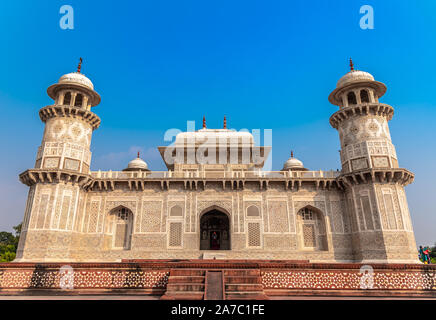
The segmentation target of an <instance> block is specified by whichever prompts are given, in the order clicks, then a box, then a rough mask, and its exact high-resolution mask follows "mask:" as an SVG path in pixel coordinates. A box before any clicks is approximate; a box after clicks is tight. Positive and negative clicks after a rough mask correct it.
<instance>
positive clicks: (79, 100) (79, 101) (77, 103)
mask: <svg viewBox="0 0 436 320" xmlns="http://www.w3.org/2000/svg"><path fill="white" fill-rule="evenodd" d="M82 105H83V94H81V93H78V94H77V95H76V98H75V99H74V106H75V107H81V106H82Z"/></svg>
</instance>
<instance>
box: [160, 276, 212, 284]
mask: <svg viewBox="0 0 436 320" xmlns="http://www.w3.org/2000/svg"><path fill="white" fill-rule="evenodd" d="M168 283H204V276H170V277H169V278H168Z"/></svg>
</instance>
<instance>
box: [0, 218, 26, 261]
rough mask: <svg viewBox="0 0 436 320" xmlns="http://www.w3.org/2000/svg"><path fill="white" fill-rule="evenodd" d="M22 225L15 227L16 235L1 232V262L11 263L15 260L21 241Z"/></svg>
mask: <svg viewBox="0 0 436 320" xmlns="http://www.w3.org/2000/svg"><path fill="white" fill-rule="evenodd" d="M21 225H22V223H20V224H19V225H17V226H15V227H13V228H14V232H15V234H12V233H11V232H6V231H2V232H0V262H10V261H12V260H14V259H15V255H16V252H17V247H18V242H19V241H20V234H21Z"/></svg>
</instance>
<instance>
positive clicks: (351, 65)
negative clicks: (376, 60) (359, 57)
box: [350, 58, 354, 71]
mask: <svg viewBox="0 0 436 320" xmlns="http://www.w3.org/2000/svg"><path fill="white" fill-rule="evenodd" d="M350 71H354V64H353V60H352V59H351V58H350Z"/></svg>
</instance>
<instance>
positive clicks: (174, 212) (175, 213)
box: [170, 204, 183, 217]
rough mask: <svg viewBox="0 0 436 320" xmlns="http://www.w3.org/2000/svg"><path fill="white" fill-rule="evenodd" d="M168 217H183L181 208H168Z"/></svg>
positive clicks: (177, 206) (176, 206)
mask: <svg viewBox="0 0 436 320" xmlns="http://www.w3.org/2000/svg"><path fill="white" fill-rule="evenodd" d="M170 217H183V208H182V207H181V206H179V205H178V204H176V205H174V206H172V207H171V208H170Z"/></svg>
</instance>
